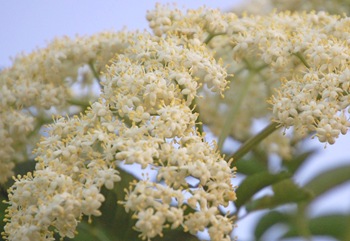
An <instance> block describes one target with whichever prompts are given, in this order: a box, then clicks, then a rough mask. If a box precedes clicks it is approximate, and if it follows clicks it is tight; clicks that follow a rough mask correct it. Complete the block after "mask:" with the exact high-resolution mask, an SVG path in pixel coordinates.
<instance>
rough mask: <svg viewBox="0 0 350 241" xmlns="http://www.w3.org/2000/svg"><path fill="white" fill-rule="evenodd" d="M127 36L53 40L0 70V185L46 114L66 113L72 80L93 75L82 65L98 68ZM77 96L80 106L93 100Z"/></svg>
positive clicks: (89, 81) (85, 82) (87, 80)
mask: <svg viewBox="0 0 350 241" xmlns="http://www.w3.org/2000/svg"><path fill="white" fill-rule="evenodd" d="M127 39H128V37H127V33H124V32H120V33H110V32H104V33H100V34H96V35H93V36H91V37H76V38H75V39H69V38H68V37H65V38H61V39H55V40H54V41H53V42H52V43H51V44H49V45H48V46H47V47H46V48H43V49H37V50H36V51H34V52H32V53H30V54H28V55H20V56H17V57H16V58H15V59H14V62H13V65H12V66H11V67H10V68H7V69H4V70H2V71H1V72H0V156H1V158H0V165H1V171H0V183H4V182H6V181H7V179H8V178H9V177H11V176H12V175H13V172H12V168H13V166H14V164H15V163H16V162H20V161H23V160H28V159H30V158H31V157H30V154H28V153H30V152H31V150H32V148H33V145H32V144H33V143H36V142H37V141H38V139H39V135H38V133H39V131H38V129H40V127H41V126H42V125H43V124H45V123H47V122H50V120H51V115H52V113H56V114H57V113H61V114H69V113H70V112H71V110H70V109H69V107H70V106H71V105H72V102H71V101H72V100H73V99H74V98H76V94H75V93H74V85H73V84H74V83H77V82H79V83H80V84H81V86H82V87H84V86H87V87H89V88H92V85H93V78H94V75H93V73H92V72H93V71H92V70H90V69H89V68H87V66H93V68H94V71H96V72H100V71H101V70H103V69H104V67H105V65H106V63H107V62H108V61H109V60H110V59H111V58H112V57H113V56H114V54H115V53H118V52H122V51H123V50H124V49H125V48H126V47H127V43H126V40H127ZM78 98H79V100H80V101H81V102H84V101H83V100H84V99H87V100H86V101H85V102H86V103H85V105H88V101H89V100H91V99H95V97H94V96H92V95H91V93H88V94H87V95H86V96H79V97H78ZM83 104H84V103H83ZM50 108H51V109H50ZM28 150H29V151H28ZM28 155H29V156H28Z"/></svg>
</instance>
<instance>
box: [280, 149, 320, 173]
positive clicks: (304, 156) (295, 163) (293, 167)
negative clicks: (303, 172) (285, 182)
mask: <svg viewBox="0 0 350 241" xmlns="http://www.w3.org/2000/svg"><path fill="white" fill-rule="evenodd" d="M315 152H316V150H310V151H307V152H304V153H301V154H300V155H298V156H296V157H294V158H293V159H292V160H284V161H283V163H284V165H285V166H286V167H287V169H288V171H290V172H291V173H295V172H296V171H297V170H298V169H299V167H300V166H301V165H302V164H304V162H305V161H306V160H308V159H309V157H310V156H312V155H313V154H314V153H315Z"/></svg>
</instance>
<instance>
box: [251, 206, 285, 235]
mask: <svg viewBox="0 0 350 241" xmlns="http://www.w3.org/2000/svg"><path fill="white" fill-rule="evenodd" d="M288 219H289V216H288V215H287V214H284V213H281V212H278V211H271V212H268V213H266V214H265V215H264V216H262V217H261V218H260V220H259V221H258V223H257V225H256V227H255V231H254V235H255V239H256V240H259V239H260V238H261V237H262V236H263V234H264V233H265V232H266V231H267V230H268V229H269V228H271V227H272V226H273V225H275V224H278V223H286V222H288Z"/></svg>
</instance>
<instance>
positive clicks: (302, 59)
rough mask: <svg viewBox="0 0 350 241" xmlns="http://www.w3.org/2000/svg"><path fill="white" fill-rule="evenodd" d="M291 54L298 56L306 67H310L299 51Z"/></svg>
mask: <svg viewBox="0 0 350 241" xmlns="http://www.w3.org/2000/svg"><path fill="white" fill-rule="evenodd" d="M293 55H295V56H296V57H298V59H300V61H301V62H302V63H303V64H304V65H305V67H306V68H308V69H310V65H309V64H308V63H307V62H306V59H305V58H304V56H303V55H302V54H301V53H299V52H297V53H294V54H293Z"/></svg>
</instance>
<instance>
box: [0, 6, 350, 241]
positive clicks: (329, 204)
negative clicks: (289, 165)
mask: <svg viewBox="0 0 350 241" xmlns="http://www.w3.org/2000/svg"><path fill="white" fill-rule="evenodd" d="M238 1H239V0H231V1H227V0H226V1H225V0H215V1H209V0H207V1H199V0H192V1H188V0H187V1H186V0H181V1H179V0H178V1H175V2H176V3H177V4H178V6H180V7H181V6H187V7H190V8H195V7H198V6H201V5H203V4H205V5H207V6H209V7H214V8H221V9H224V10H226V9H229V7H231V6H232V5H233V4H235V3H236V2H238ZM241 1H242V0H241ZM156 2H167V1H159V0H157V1H154V0H148V1H140V0H139V1H137V0H128V1H125V0H115V1H112V0H104V1H96V0H95V1H92V0H73V1H72V0H60V1H47V0H31V1H25V0H11V1H6V0H0V23H1V24H0V32H1V38H0V68H1V67H6V66H10V64H11V61H10V58H9V57H10V56H15V55H16V54H17V53H19V52H22V51H24V52H26V53H28V52H30V51H31V50H33V49H35V48H37V47H43V46H45V44H46V43H48V42H49V41H50V40H52V39H53V38H54V37H57V36H63V35H68V36H74V35H75V34H79V35H84V34H93V33H96V32H99V31H103V30H119V29H121V28H123V27H124V26H127V27H128V28H129V29H132V30H134V29H144V28H147V22H146V19H145V13H146V10H147V9H152V8H153V7H154V5H155V3H156ZM309 145H310V146H314V147H315V146H316V147H318V148H320V149H321V150H320V152H319V154H317V155H316V156H314V158H313V161H312V162H310V163H309V164H308V166H307V168H305V169H304V171H303V172H302V173H299V174H298V177H297V180H296V182H298V183H305V182H306V181H307V180H309V179H310V178H311V177H313V176H315V175H317V173H319V172H321V171H322V170H326V169H327V168H329V167H330V166H337V165H340V164H341V163H343V164H345V163H349V162H350V153H348V152H347V151H348V149H347V148H349V147H350V134H349V135H347V136H345V137H344V136H342V137H341V138H339V140H337V143H336V144H335V145H333V146H328V147H327V149H324V150H323V144H320V143H318V142H317V140H312V141H310V142H309ZM349 175H350V174H349ZM349 199H350V188H349V185H348V186H347V188H345V187H343V188H342V189H340V190H339V191H338V192H336V193H332V194H329V195H326V196H325V197H324V198H322V199H320V200H319V201H318V205H317V206H316V207H315V209H314V210H313V212H314V213H316V214H321V213H324V212H325V211H329V210H330V209H331V210H339V211H346V212H349V211H350V203H349V201H348V200H349ZM339 200H343V201H339ZM345 200H346V201H345ZM252 219H253V218H248V219H246V220H244V221H243V222H242V223H239V226H238V228H237V229H236V230H237V232H236V235H237V236H238V240H239V241H250V240H251V237H252V232H251V227H252Z"/></svg>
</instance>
